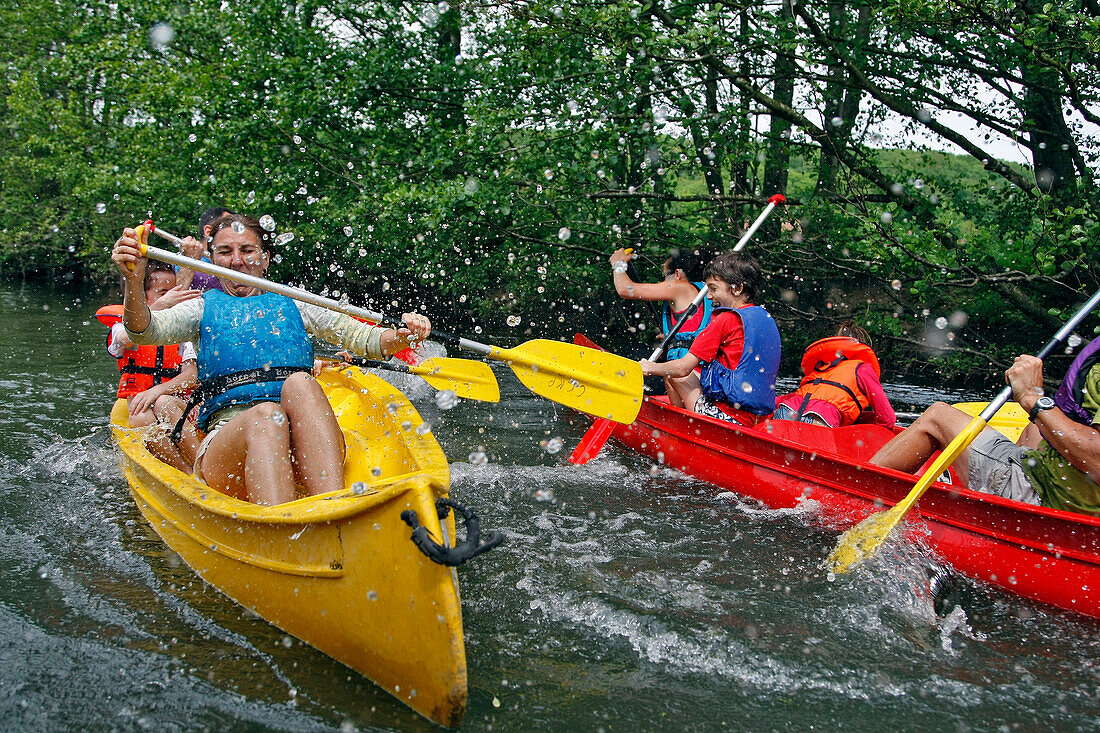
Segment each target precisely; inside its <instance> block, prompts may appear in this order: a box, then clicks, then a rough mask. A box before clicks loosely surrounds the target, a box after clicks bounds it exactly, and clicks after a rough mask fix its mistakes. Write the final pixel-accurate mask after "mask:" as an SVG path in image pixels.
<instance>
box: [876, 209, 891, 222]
mask: <svg viewBox="0 0 1100 733" xmlns="http://www.w3.org/2000/svg"><path fill="white" fill-rule="evenodd" d="M879 218H880V219H882V223H883V224H889V223H890V222H892V221H893V220H894V215H893V214H891V213H890V212H889V211H884V212H882V216H880V217H879Z"/></svg>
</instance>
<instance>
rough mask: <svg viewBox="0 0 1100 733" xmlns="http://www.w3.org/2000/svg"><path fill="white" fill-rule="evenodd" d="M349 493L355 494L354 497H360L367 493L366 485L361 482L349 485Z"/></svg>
mask: <svg viewBox="0 0 1100 733" xmlns="http://www.w3.org/2000/svg"><path fill="white" fill-rule="evenodd" d="M351 493H353V494H355V495H356V496H361V495H362V494H365V493H367V485H366V484H365V483H363V482H362V481H356V482H355V483H353V484H352V485H351Z"/></svg>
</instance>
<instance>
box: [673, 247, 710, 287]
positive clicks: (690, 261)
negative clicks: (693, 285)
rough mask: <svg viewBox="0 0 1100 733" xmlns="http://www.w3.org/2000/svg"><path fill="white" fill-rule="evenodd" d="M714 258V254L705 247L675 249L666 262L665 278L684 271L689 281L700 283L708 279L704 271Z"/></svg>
mask: <svg viewBox="0 0 1100 733" xmlns="http://www.w3.org/2000/svg"><path fill="white" fill-rule="evenodd" d="M713 257H714V252H712V251H711V250H709V249H706V248H703V247H696V248H694V249H687V248H685V249H673V250H672V251H671V252H670V253H669V255H668V259H667V260H666V261H665V277H669V276H670V275H675V274H676V271H677V270H683V271H684V276H685V277H687V279H688V280H690V281H691V282H699V281H700V280H703V279H704V278H705V277H706V276H705V275H704V274H703V270H704V269H705V268H706V266H707V263H708V262H710V260H711V259H712V258H713Z"/></svg>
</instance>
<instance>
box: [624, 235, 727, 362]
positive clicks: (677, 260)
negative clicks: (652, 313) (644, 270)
mask: <svg viewBox="0 0 1100 733" xmlns="http://www.w3.org/2000/svg"><path fill="white" fill-rule="evenodd" d="M630 257H631V256H630V255H629V254H628V253H627V251H626V250H625V249H617V250H615V251H614V252H613V253H612V254H611V272H612V278H614V280H615V292H617V293H618V294H619V297H620V298H624V299H626V300H645V301H652V302H664V307H663V308H662V309H661V332H662V335H663V334H667V333H669V332H671V331H672V327H673V325H675V324H676V322H677V321H679V320H680V317H681V316H683V314H684V311H686V310H687V309H688V308H689V307H690V306H691V303H692V301H693V300H694V298H695V296H696V295H698V293H699V291H700V290H704V289H705V288H706V287H707V284H706V283H705V282H703V280H704V276H703V269H704V268H705V267H706V264H707V262H709V261H710V260H711V258H712V253H711V252H710V251H709V250H705V249H701V248H696V249H693V250H688V249H674V250H672V252H671V254H670V255H669V257H668V259H667V260H665V262H664V265H663V270H664V280H662V281H661V282H659V283H640V282H635V281H634V279H633V278H631V277H630V275H629V274H628V273H627V269H628V265H629V264H630ZM712 308H713V305H712V303H711V300H710V298H706V299H704V300H703V304H702V306H700V308H699V309H698V310H697V311H696V312H695V314H694V315H693V316H691V318H689V319H688V321H687V322H686V323H685V324H684V325H683V326H682V327H681V328H680V330H679V331H678V332H677V333H676V338H675V339H674V340H673V341H672V342H671V343H670V344H669V347H668V351H667V352H666V353H665V361H673V360H675V359H679V358H680V357H682V356H685V355H686V354H687V352H688V347H689V346H691V342H692V341H693V340H694V339H695V337H696V336H698V335H699V334H701V333H702V332H703V329H704V328H706V327H707V326H708V325H709V324H710V320H711V310H712Z"/></svg>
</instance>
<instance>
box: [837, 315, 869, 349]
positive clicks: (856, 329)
mask: <svg viewBox="0 0 1100 733" xmlns="http://www.w3.org/2000/svg"><path fill="white" fill-rule="evenodd" d="M836 335H837V336H847V337H848V338H853V339H855V340H856V341H858V342H860V343H861V344H867V345H868V346H873V344H872V343H871V334H869V333H867V329H865V328H863V327H862V326H857V325H856V324H855V323H854V322H853V321H844V322H843V323H841V324H840V325H839V326H837V329H836Z"/></svg>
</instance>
